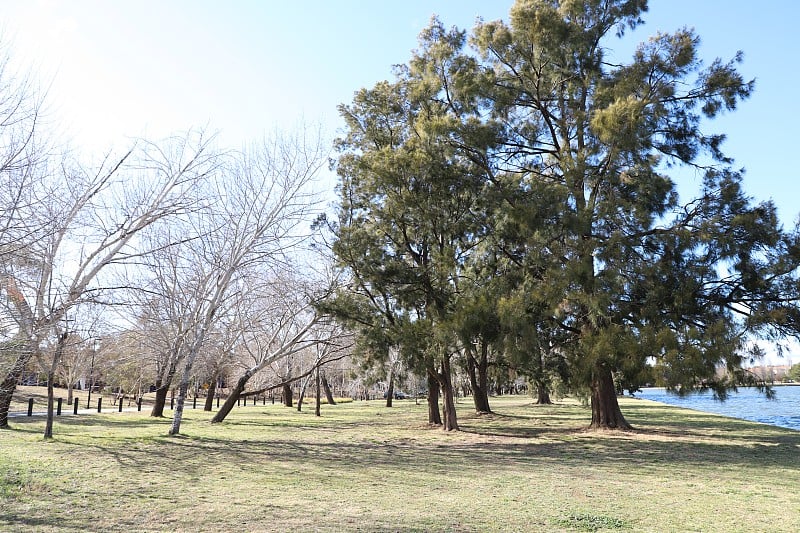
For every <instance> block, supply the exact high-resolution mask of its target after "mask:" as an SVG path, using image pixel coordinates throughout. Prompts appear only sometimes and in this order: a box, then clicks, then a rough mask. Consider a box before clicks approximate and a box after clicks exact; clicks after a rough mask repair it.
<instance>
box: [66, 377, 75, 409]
mask: <svg viewBox="0 0 800 533" xmlns="http://www.w3.org/2000/svg"><path fill="white" fill-rule="evenodd" d="M74 388H75V386H74V385H73V384H72V383H71V382H70V383H67V405H72V401H73V400H72V397H73V395H74V394H73V389H74Z"/></svg>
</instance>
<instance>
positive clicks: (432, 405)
mask: <svg viewBox="0 0 800 533" xmlns="http://www.w3.org/2000/svg"><path fill="white" fill-rule="evenodd" d="M428 424H431V425H436V426H441V425H442V415H441V414H440V413H439V380H438V378H437V377H436V371H435V370H433V369H431V368H429V369H428Z"/></svg>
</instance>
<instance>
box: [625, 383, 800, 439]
mask: <svg viewBox="0 0 800 533" xmlns="http://www.w3.org/2000/svg"><path fill="white" fill-rule="evenodd" d="M774 390H775V398H776V399H775V400H767V399H766V398H765V397H764V395H763V394H762V393H760V392H758V389H754V388H740V389H739V392H731V394H730V395H729V397H728V399H727V400H725V401H724V402H720V401H716V400H714V398H713V397H712V394H711V393H710V392H706V393H700V394H692V395H691V396H687V397H685V398H679V397H677V396H674V395H672V394H667V392H666V391H665V390H664V389H660V388H646V389H642V391H641V392H637V393H636V397H637V398H645V399H647V400H655V401H657V402H662V403H666V404H669V405H675V406H678V407H686V408H688V409H695V410H697V411H705V412H706V413H715V414H718V415H725V416H730V417H734V418H741V419H743V420H752V421H753V422H762V423H764V424H770V425H773V426H780V427H784V428H790V429H796V430H798V431H800V386H798V385H784V386H776V387H775V388H774Z"/></svg>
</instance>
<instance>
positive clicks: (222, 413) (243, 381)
mask: <svg viewBox="0 0 800 533" xmlns="http://www.w3.org/2000/svg"><path fill="white" fill-rule="evenodd" d="M249 379H250V375H248V374H247V373H246V374H245V375H243V376H242V377H240V378H239V381H237V382H236V386H235V387H234V388H233V390H232V391H231V393H230V394H229V395H228V398H227V399H226V400H225V403H223V404H222V407H220V408H219V411H217V414H216V415H214V418H212V419H211V423H212V424H217V423H219V422H222V421H223V420H225V417H226V416H228V415H229V414H230V412H231V411H232V410H233V408H234V407H235V406H236V401H237V400H238V399H239V397H240V396H241V394H242V392H244V387H245V385H247V381H248V380H249ZM206 404H208V402H206ZM210 410H211V409H208V411H210Z"/></svg>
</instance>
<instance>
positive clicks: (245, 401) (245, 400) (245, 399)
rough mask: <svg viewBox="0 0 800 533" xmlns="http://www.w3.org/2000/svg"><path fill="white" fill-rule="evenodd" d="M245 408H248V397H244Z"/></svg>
mask: <svg viewBox="0 0 800 533" xmlns="http://www.w3.org/2000/svg"><path fill="white" fill-rule="evenodd" d="M244 406H245V407H247V396H245V397H244Z"/></svg>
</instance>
